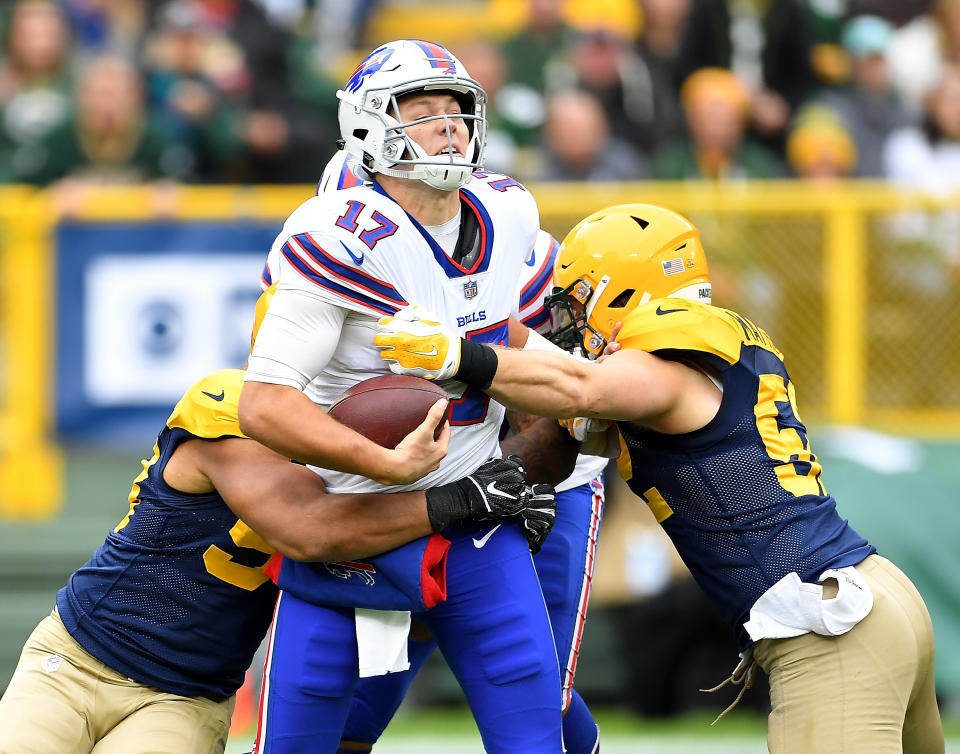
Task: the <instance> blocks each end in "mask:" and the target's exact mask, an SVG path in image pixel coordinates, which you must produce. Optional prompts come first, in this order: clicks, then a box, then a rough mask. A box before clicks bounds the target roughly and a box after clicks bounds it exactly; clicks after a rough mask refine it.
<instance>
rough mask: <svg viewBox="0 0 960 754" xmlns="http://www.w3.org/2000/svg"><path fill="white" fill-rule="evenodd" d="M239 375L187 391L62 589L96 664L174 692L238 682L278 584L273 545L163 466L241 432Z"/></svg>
mask: <svg viewBox="0 0 960 754" xmlns="http://www.w3.org/2000/svg"><path fill="white" fill-rule="evenodd" d="M242 385H243V372H242V371H240V370H237V369H225V370H221V371H219V372H214V373H213V374H211V375H209V376H208V377H205V378H204V379H202V380H200V381H199V382H198V383H196V384H195V385H194V386H193V387H191V388H190V389H189V390H188V391H187V392H186V393H185V394H184V396H183V398H181V399H180V402H179V403H178V404H177V405H176V407H175V408H174V410H173V413H172V414H171V415H170V418H169V419H167V424H166V426H165V427H164V429H163V431H162V432H161V433H160V435H159V437H158V438H157V443H156V445H155V446H154V449H153V457H152V458H151V459H150V460H149V461H147V460H145V461H143V472H142V473H141V474H140V475H139V476H138V477H137V478H136V480H135V481H134V483H133V488H132V489H131V491H130V509H129V511H128V513H127V515H126V516H124V518H123V519H122V520H121V521H120V523H119V524H117V526H116V527H115V528H114V529H113V530H112V531H111V532H110V533H109V534H108V535H107V538H106V541H104V543H103V544H102V545H101V546H100V548H99V549H98V550H97V551H96V552H95V553H94V554H93V557H91V558H90V560H89V561H87V563H86V564H85V565H83V566H82V567H81V568H79V569H78V570H77V571H76V572H75V573H74V574H73V575H72V576H71V577H70V579H69V581H68V583H67V585H66V586H65V587H64V588H63V589H61V590H60V592H59V593H58V594H57V609H58V611H59V613H60V617H61V619H62V620H63V623H64V625H65V626H66V628H67V630H68V631H69V632H70V634H71V635H72V636H73V638H74V639H76V640H77V641H78V642H79V643H80V645H81V646H82V647H83V648H84V649H85V650H86V651H88V652H89V653H90V654H92V655H93V656H94V657H96V658H97V659H99V660H100V661H102V662H104V663H106V664H107V665H109V666H110V667H112V668H114V669H116V670H118V671H120V672H121V673H124V674H125V675H127V676H128V677H130V678H132V679H133V680H135V681H138V682H140V683H144V684H147V685H149V686H153V687H155V688H158V689H161V690H163V691H166V692H168V693H172V694H181V695H185V696H206V697H210V698H214V699H222V698H226V697H229V696H231V695H232V694H233V693H234V692H235V691H236V690H237V689H238V688H239V687H240V684H241V683H242V682H243V677H244V672H245V671H246V669H247V667H248V666H249V665H250V662H251V660H252V659H253V655H254V652H255V651H256V649H257V647H258V646H259V645H260V642H261V640H262V639H263V637H264V635H265V634H266V630H267V627H268V626H269V623H270V619H271V616H272V610H273V605H274V603H275V601H276V595H277V591H276V587H275V586H274V584H273V583H272V582H271V581H270V580H269V579H268V578H267V576H266V575H265V574H264V572H263V567H264V565H265V564H266V563H267V560H268V559H269V558H270V555H271V554H272V553H273V550H272V549H271V548H270V546H269V545H267V543H266V542H265V541H264V540H263V539H262V538H261V537H260V536H259V535H258V534H256V533H255V532H254V531H252V530H251V529H250V528H249V527H248V526H247V525H246V524H244V523H243V521H240V520H239V519H238V518H237V516H236V515H234V514H233V512H232V511H231V510H230V509H229V508H228V507H227V505H226V503H225V502H224V501H223V499H222V498H221V497H220V496H219V495H218V494H217V493H215V492H213V493H209V494H198V495H195V494H188V493H184V492H179V491H177V490H175V489H173V488H171V487H170V486H169V485H168V484H166V482H164V480H163V470H164V468H165V467H166V464H167V462H168V460H169V459H170V456H171V454H172V453H173V451H174V450H175V449H176V448H177V446H178V445H180V444H181V443H182V442H184V441H186V440H189V439H190V438H194V437H199V438H205V439H216V438H223V437H243V434H242V433H241V431H240V427H239V424H238V420H237V401H238V400H239V397H240V389H241V387H242Z"/></svg>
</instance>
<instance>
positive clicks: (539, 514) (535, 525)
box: [520, 484, 557, 555]
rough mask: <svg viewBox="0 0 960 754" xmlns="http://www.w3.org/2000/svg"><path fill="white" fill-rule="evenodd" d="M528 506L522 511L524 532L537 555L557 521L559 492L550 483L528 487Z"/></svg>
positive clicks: (531, 550) (531, 548) (521, 517)
mask: <svg viewBox="0 0 960 754" xmlns="http://www.w3.org/2000/svg"><path fill="white" fill-rule="evenodd" d="M527 490H528V494H527V497H526V507H525V508H524V509H523V510H522V511H520V519H521V520H522V521H523V533H524V534H525V535H526V537H527V544H529V545H530V552H532V553H533V554H534V555H536V554H537V553H538V552H540V548H541V547H543V542H544V540H545V539H546V538H547V535H548V534H549V533H550V530H551V529H553V525H554V524H555V523H556V521H557V493H556V490H554V489H553V485H550V484H535V485H533V486H532V487H528V488H527Z"/></svg>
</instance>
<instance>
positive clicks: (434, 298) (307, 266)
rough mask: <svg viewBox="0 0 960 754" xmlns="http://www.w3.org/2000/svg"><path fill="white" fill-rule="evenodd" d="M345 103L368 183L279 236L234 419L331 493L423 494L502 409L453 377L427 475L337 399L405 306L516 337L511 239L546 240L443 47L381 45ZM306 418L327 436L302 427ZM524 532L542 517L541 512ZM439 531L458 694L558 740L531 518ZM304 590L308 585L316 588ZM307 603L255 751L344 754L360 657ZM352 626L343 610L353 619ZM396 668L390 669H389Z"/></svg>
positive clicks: (500, 724)
mask: <svg viewBox="0 0 960 754" xmlns="http://www.w3.org/2000/svg"><path fill="white" fill-rule="evenodd" d="M338 97H339V98H340V100H341V102H340V110H339V118H340V128H341V136H342V137H343V140H344V148H345V150H346V152H347V153H348V154H349V155H351V156H352V157H353V158H354V159H355V160H356V163H357V168H358V170H362V171H363V175H362V176H361V177H362V178H363V180H364V182H363V183H360V184H358V185H357V186H355V187H353V188H349V189H344V190H342V191H337V192H334V193H322V194H320V195H318V196H315V197H313V198H311V199H309V200H307V201H306V202H305V203H304V204H303V205H301V206H300V207H299V208H298V209H297V210H295V211H294V213H293V214H292V215H291V216H290V218H289V219H288V220H287V222H286V223H285V225H284V228H283V230H282V231H281V233H280V235H279V236H278V238H277V240H276V242H275V244H274V249H273V253H274V254H275V256H277V255H278V256H279V260H280V261H279V265H278V267H277V269H276V270H274V274H275V280H276V283H277V292H276V296H275V297H274V299H273V302H272V303H271V305H270V309H269V310H268V313H267V316H266V317H265V319H264V322H263V326H262V328H261V330H260V333H259V335H258V337H257V340H256V343H255V345H254V348H253V351H252V353H251V358H250V364H249V368H248V370H247V373H246V383H245V386H244V389H243V392H242V395H241V399H240V423H241V427H242V428H243V429H244V431H245V432H247V433H248V434H249V435H250V436H251V437H254V438H256V439H258V440H260V441H261V442H263V443H264V444H266V445H268V446H270V447H273V448H275V449H276V450H278V451H281V452H284V453H287V454H288V455H290V456H291V457H296V458H300V459H303V460H305V461H307V462H309V463H311V464H313V465H315V466H318V467H320V468H323V469H325V470H324V472H323V474H324V478H325V481H326V482H327V485H328V487H329V488H330V489H331V490H332V491H335V492H343V491H372V490H380V489H383V486H384V484H393V485H398V484H399V485H400V486H397V487H394V489H412V488H417V489H423V488H429V487H432V486H434V485H436V484H442V483H444V482H446V481H447V480H448V479H450V478H451V477H452V476H456V475H459V474H461V473H463V471H469V470H471V469H474V468H476V467H477V466H478V465H480V464H481V463H483V462H484V461H485V460H486V459H488V458H491V457H496V456H499V455H500V448H499V430H500V426H501V423H502V421H503V416H504V409H503V407H502V406H500V405H499V404H497V403H494V402H492V401H490V399H489V398H488V397H487V396H486V395H485V394H483V393H482V392H480V391H477V390H473V389H464V387H463V385H462V384H459V383H456V382H453V381H449V382H447V383H446V384H445V385H444V386H445V387H448V388H449V390H448V392H449V393H450V396H451V401H452V412H451V425H452V428H451V437H450V445H449V453H448V454H447V455H446V456H445V457H444V458H443V459H442V461H439V467H438V468H436V470H434V471H432V472H430V473H429V474H427V476H425V477H423V478H422V479H420V478H419V477H421V476H422V472H421V471H420V470H419V469H405V468H397V467H396V466H390V465H389V464H385V463H383V461H382V458H376V457H371V458H367V457H366V456H365V455H364V454H363V452H362V451H361V443H360V441H359V440H357V439H356V438H354V437H353V436H352V433H351V432H350V430H347V429H346V428H345V427H342V426H341V425H339V424H337V423H336V422H335V421H334V420H333V419H331V418H330V417H328V416H327V415H326V414H325V412H324V407H325V406H328V405H329V404H330V403H332V401H333V400H334V399H335V398H336V397H337V396H338V395H339V394H340V393H341V392H343V390H345V389H346V388H348V387H350V386H351V385H353V384H355V383H357V382H359V381H361V380H363V379H366V378H369V377H373V376H376V375H378V374H383V373H384V372H386V371H387V368H386V366H385V365H384V364H383V362H382V361H381V360H380V358H379V355H378V351H377V349H376V348H374V346H373V334H374V330H375V327H376V321H377V318H378V317H380V316H382V315H383V314H390V313H393V312H396V311H398V310H399V309H400V308H402V307H404V306H405V305H406V303H407V302H408V301H410V300H420V301H423V302H425V303H427V305H429V306H430V307H431V308H432V309H433V310H434V311H437V312H438V313H439V315H440V316H441V317H442V318H443V320H444V321H445V322H446V323H447V324H448V326H449V327H451V328H453V329H455V330H456V331H457V332H458V333H460V334H462V335H463V336H465V337H468V338H470V339H471V340H473V341H476V342H488V343H495V344H508V343H509V342H510V331H509V327H508V320H509V318H510V315H511V312H512V311H513V309H514V308H515V299H514V294H515V286H516V281H517V279H518V278H519V276H520V268H521V266H522V265H523V254H518V253H517V251H516V250H517V249H529V248H530V247H532V246H533V243H534V239H535V236H536V233H537V231H538V228H539V217H538V212H537V207H536V203H535V201H534V200H533V198H532V197H531V195H530V194H529V192H527V190H526V189H525V188H524V187H523V186H521V185H520V184H519V183H517V182H516V181H515V180H513V179H512V178H509V177H507V176H501V175H492V174H482V175H481V176H479V177H477V178H474V175H473V174H474V171H475V170H478V169H479V168H481V167H482V164H483V149H484V133H485V129H486V117H485V112H486V95H485V93H484V92H483V90H482V89H481V88H480V86H479V85H478V84H477V83H476V82H475V81H474V80H473V79H471V78H470V77H469V76H468V75H467V72H466V71H464V70H463V66H462V65H461V64H460V62H459V61H458V60H457V59H456V58H455V57H454V56H452V55H451V54H450V53H449V52H448V51H447V50H445V49H444V48H443V47H441V46H440V45H436V44H434V43H431V42H425V41H422V40H400V41H396V42H390V43H388V44H385V45H382V46H381V47H378V48H377V49H376V50H374V51H373V52H372V53H371V54H370V55H369V56H367V58H366V59H365V60H364V61H363V62H362V63H361V64H360V65H359V66H358V67H357V69H356V71H355V72H354V73H353V75H352V76H351V78H350V80H349V81H348V82H347V84H346V85H345V87H344V89H343V90H341V91H340V92H338ZM308 419H309V420H310V421H316V424H315V425H314V426H315V427H316V428H318V429H314V428H311V429H310V430H309V431H306V430H305V427H304V423H305V421H306V420H308ZM361 439H362V438H361ZM429 451H430V449H429V448H426V449H425V453H424V458H425V459H428V458H429V457H430V456H429ZM381 457H382V454H381ZM436 458H437V460H439V454H438V455H437V456H436ZM327 469H331V470H332V471H328V470H327ZM550 523H552V514H550ZM524 525H525V526H526V527H527V528H528V529H529V528H536V527H537V526H539V525H541V524H540V523H538V522H537V520H536V519H535V518H531V517H529V516H527V517H526V518H525V519H524ZM445 535H446V536H448V538H449V539H450V540H451V543H452V544H451V548H450V554H449V559H448V569H447V594H448V597H447V600H446V601H445V602H444V603H442V604H440V605H438V606H437V607H435V608H433V609H431V610H429V611H427V612H425V613H421V614H420V619H421V620H422V621H423V622H424V623H425V624H426V625H427V627H428V628H429V630H430V632H431V633H432V635H433V636H434V637H435V638H436V640H437V642H438V645H439V646H440V649H441V651H443V652H444V655H445V656H446V658H447V660H448V662H449V664H450V665H451V668H452V669H453V672H454V674H455V675H456V676H457V678H458V680H459V682H460V684H461V686H462V687H463V689H464V692H465V694H466V696H467V699H468V702H469V703H470V706H471V709H472V711H473V713H474V716H475V717H476V719H477V722H478V725H479V727H480V731H481V735H482V737H483V740H484V745H485V747H486V749H487V751H490V752H516V751H524V752H528V753H530V754H536V753H537V752H550V753H551V754H555V753H556V752H559V751H561V748H562V742H561V732H560V727H561V709H560V705H559V704H558V703H557V702H558V694H557V689H558V687H559V685H560V677H559V670H558V665H557V658H556V652H555V649H554V645H553V636H552V632H551V627H550V622H549V618H548V616H547V612H546V608H545V606H544V602H543V597H542V595H541V593H540V586H539V582H538V581H537V576H536V571H535V570H534V567H533V564H532V561H531V558H530V554H529V550H528V549H527V542H526V539H525V537H524V535H523V533H522V531H521V529H520V528H519V527H516V526H513V525H495V526H490V525H478V526H472V527H461V528H455V529H450V530H447V531H445ZM536 546H537V545H535V547H536ZM298 583H300V584H301V585H303V586H304V588H306V585H307V584H308V580H307V579H303V580H299V581H298ZM304 597H305V598H306V599H304ZM309 599H310V595H309V593H307V592H301V594H300V596H298V597H297V599H296V601H293V600H285V598H284V597H283V596H281V599H280V602H279V606H278V610H277V617H276V620H275V624H274V625H275V629H276V630H275V635H274V637H273V641H272V644H271V647H272V650H271V655H270V659H269V663H268V669H267V686H266V693H265V694H264V698H263V702H262V713H261V735H260V737H259V739H258V746H259V747H260V748H259V749H258V750H267V751H300V750H304V751H306V750H309V751H335V750H336V748H337V743H338V741H339V730H338V735H337V736H336V738H335V739H334V740H332V741H331V740H329V739H330V736H329V733H330V731H331V730H332V729H333V728H334V725H335V723H336V721H337V720H338V719H339V716H340V714H341V708H340V707H339V706H336V705H335V704H334V703H331V705H330V706H329V707H326V708H324V709H325V710H326V712H325V713H324V711H323V710H320V709H319V708H318V700H319V699H322V700H334V699H337V700H339V699H341V698H346V699H347V701H349V698H350V696H351V694H352V692H353V686H354V685H355V683H356V668H357V665H356V663H354V664H353V665H352V666H351V664H350V663H349V662H348V661H344V660H343V657H344V652H343V647H342V646H340V645H334V644H333V643H332V642H330V641H329V637H330V636H331V635H332V632H331V631H316V630H307V627H312V626H313V625H314V623H313V620H312V618H311V616H310V614H309V608H308V605H309V604H310V602H309ZM380 619H381V620H382V621H383V626H382V635H381V636H382V638H383V640H384V641H389V640H392V639H394V638H395V637H396V636H397V635H398V631H397V630H396V629H397V628H398V627H399V628H401V629H403V630H404V631H405V628H406V627H405V625H403V624H402V623H398V624H396V625H393V624H392V621H393V620H394V617H393V616H390V615H384V616H381V618H380ZM357 620H359V618H358V619H357ZM348 622H349V615H345V617H344V624H343V626H344V629H346V624H347V623H348ZM281 634H282V636H281ZM345 635H346V634H345ZM403 635H404V637H405V634H403ZM384 641H381V642H380V643H381V644H383V643H384ZM354 651H356V650H354ZM365 653H366V649H365V648H364V649H361V651H360V655H361V656H360V657H359V663H360V666H361V667H363V666H364V665H365V663H366V659H365V657H364V656H363V655H364V654H365ZM354 656H355V657H356V655H355V654H354ZM305 658H306V659H305ZM348 659H349V658H348ZM394 667H397V665H391V664H390V663H389V662H384V663H383V665H382V669H381V672H383V671H384V670H389V669H393V668H394ZM370 672H373V671H370ZM346 711H347V710H346V708H343V709H342V713H343V717H344V718H345V716H346ZM340 725H341V726H342V719H341V720H340ZM331 744H332V748H330V746H331Z"/></svg>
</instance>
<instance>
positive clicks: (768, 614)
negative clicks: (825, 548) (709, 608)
mask: <svg viewBox="0 0 960 754" xmlns="http://www.w3.org/2000/svg"><path fill="white" fill-rule="evenodd" d="M827 579H836V580H837V584H838V590H837V596H836V597H833V598H832V599H828V600H825V599H823V587H822V586H820V583H822V582H824V581H826V580H827ZM818 581H819V582H820V583H817V584H807V583H804V582H803V581H801V580H800V577H799V576H798V575H797V573H796V572H795V571H794V572H792V573H788V574H787V575H786V576H784V577H783V578H782V579H780V581H778V582H777V583H776V584H774V585H773V586H772V587H770V588H769V589H768V590H767V591H766V592H764V593H763V594H762V595H760V599H758V600H757V601H756V602H755V603H754V604H753V607H752V608H750V620H748V621H747V622H746V623H744V624H743V627H744V628H745V629H746V630H747V633H748V634H750V638H751V639H753V640H754V641H759V640H760V639H786V638H789V637H791V636H800V635H801V634H806V633H809V632H810V631H813V632H814V633H816V634H820V635H821V636H839V635H840V634H845V633H846V632H847V631H849V630H850V629H851V628H853V627H854V626H855V625H857V624H858V623H859V622H860V621H862V620H863V619H864V618H866V617H867V615H868V614H869V613H870V611H871V610H872V609H873V592H871V591H870V585H869V584H867V582H866V580H865V579H864V578H863V576H861V575H860V574H859V573H858V572H857V570H856V568H854V567H853V566H848V567H847V568H840V569H839V570H835V569H830V570H829V571H824V572H823V573H822V574H820V578H819V579H818Z"/></svg>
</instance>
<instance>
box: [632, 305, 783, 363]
mask: <svg viewBox="0 0 960 754" xmlns="http://www.w3.org/2000/svg"><path fill="white" fill-rule="evenodd" d="M617 340H618V341H619V342H620V343H621V344H623V347H624V348H634V349H637V350H641V351H648V352H650V353H654V352H656V351H662V350H668V349H669V350H675V351H693V352H698V353H708V354H713V355H714V356H717V357H719V358H721V359H723V360H724V361H726V362H727V363H728V364H734V363H736V362H737V361H738V360H739V359H740V350H741V348H742V347H743V346H744V345H751V346H759V347H761V348H764V349H766V350H768V351H772V352H774V353H776V354H777V355H778V356H780V353H779V351H777V349H776V347H775V346H774V345H773V343H772V342H771V341H770V338H769V337H768V336H767V334H766V333H765V332H764V331H763V330H761V329H760V328H759V327H757V326H756V325H754V324H753V323H752V322H751V321H750V320H748V319H747V318H746V317H742V316H741V315H739V314H737V313H735V312H732V311H730V310H728V309H721V308H720V307H718V306H710V305H709V304H701V303H698V302H695V301H688V300H687V299H679V298H663V299H657V300H655V301H650V302H648V303H646V304H643V305H641V306H638V307H637V308H636V309H634V310H633V311H632V312H630V314H628V315H627V317H626V318H625V319H624V322H623V328H622V329H621V330H620V334H619V335H618V336H617Z"/></svg>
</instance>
